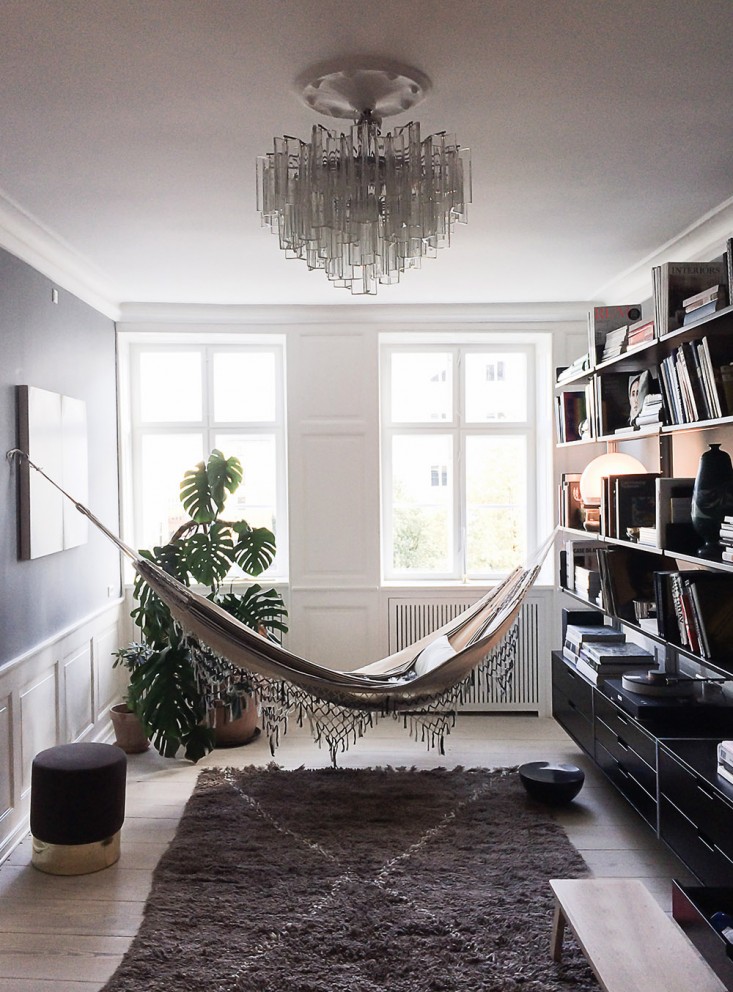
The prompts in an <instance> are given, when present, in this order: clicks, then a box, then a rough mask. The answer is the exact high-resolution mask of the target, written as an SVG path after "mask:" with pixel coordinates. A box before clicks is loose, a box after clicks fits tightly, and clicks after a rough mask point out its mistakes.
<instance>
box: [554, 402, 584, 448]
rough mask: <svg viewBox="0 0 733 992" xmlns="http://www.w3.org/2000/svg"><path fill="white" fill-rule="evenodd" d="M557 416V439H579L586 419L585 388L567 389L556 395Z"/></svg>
mask: <svg viewBox="0 0 733 992" xmlns="http://www.w3.org/2000/svg"><path fill="white" fill-rule="evenodd" d="M555 411H556V418H557V421H556V423H557V439H558V441H560V442H563V441H579V440H580V438H581V436H582V435H581V424H582V423H583V421H584V420H585V419H586V416H587V414H586V409H585V392H584V391H583V390H567V391H566V392H563V393H560V395H559V396H556V397H555Z"/></svg>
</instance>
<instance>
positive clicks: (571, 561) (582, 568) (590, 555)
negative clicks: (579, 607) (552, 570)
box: [564, 540, 600, 599]
mask: <svg viewBox="0 0 733 992" xmlns="http://www.w3.org/2000/svg"><path fill="white" fill-rule="evenodd" d="M597 546H598V542H597V541H574V540H570V541H566V542H565V548H564V550H565V588H566V589H567V590H568V591H569V592H575V593H578V594H579V595H584V594H585V593H586V592H587V591H589V588H590V586H591V585H594V586H595V595H598V589H599V588H600V584H599V582H597V581H596V582H594V583H591V581H590V578H589V573H591V572H593V571H595V572H596V575H597V572H598V560H597V558H596V548H597ZM579 586H580V589H579V588H578V587H579ZM583 586H585V587H586V588H585V589H583ZM584 598H586V599H588V596H587V595H584Z"/></svg>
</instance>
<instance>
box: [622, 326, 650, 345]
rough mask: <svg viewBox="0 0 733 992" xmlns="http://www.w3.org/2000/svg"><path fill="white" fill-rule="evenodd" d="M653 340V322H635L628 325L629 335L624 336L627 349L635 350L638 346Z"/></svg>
mask: <svg viewBox="0 0 733 992" xmlns="http://www.w3.org/2000/svg"><path fill="white" fill-rule="evenodd" d="M653 340H654V321H653V320H637V322H636V323H635V324H629V333H628V335H627V336H626V347H627V349H630V348H635V347H636V345H638V344H646V343H647V342H648V341H653Z"/></svg>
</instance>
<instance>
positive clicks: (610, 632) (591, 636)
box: [564, 623, 626, 654]
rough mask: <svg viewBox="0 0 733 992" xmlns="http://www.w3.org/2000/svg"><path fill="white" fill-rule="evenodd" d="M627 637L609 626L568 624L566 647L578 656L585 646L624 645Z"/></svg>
mask: <svg viewBox="0 0 733 992" xmlns="http://www.w3.org/2000/svg"><path fill="white" fill-rule="evenodd" d="M625 639H626V635H625V634H624V632H623V631H622V630H616V628H615V627H609V626H608V625H607V624H570V623H569V624H568V626H567V628H566V630H565V641H564V647H567V648H569V649H570V650H571V651H575V652H576V654H577V653H579V652H580V649H581V648H582V647H583V645H584V644H591V643H594V644H622V643H623V642H624V641H625Z"/></svg>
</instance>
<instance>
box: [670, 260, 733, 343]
mask: <svg viewBox="0 0 733 992" xmlns="http://www.w3.org/2000/svg"><path fill="white" fill-rule="evenodd" d="M717 284H720V285H727V284H728V258H727V252H726V254H725V255H721V256H720V257H719V258H716V259H713V260H712V261H710V262H665V263H664V264H663V265H655V266H654V268H653V269H652V285H653V291H654V322H655V324H656V328H657V335H658V336H659V337H664V336H665V334H670V333H671V332H672V331H675V330H677V328H679V327H682V322H683V320H684V315H685V308H684V305H683V302H684V300H686V299H687V298H688V297H690V296H693V295H694V294H696V293H700V292H703V291H704V290H706V289H708V288H709V287H710V286H712V285H717Z"/></svg>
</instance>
